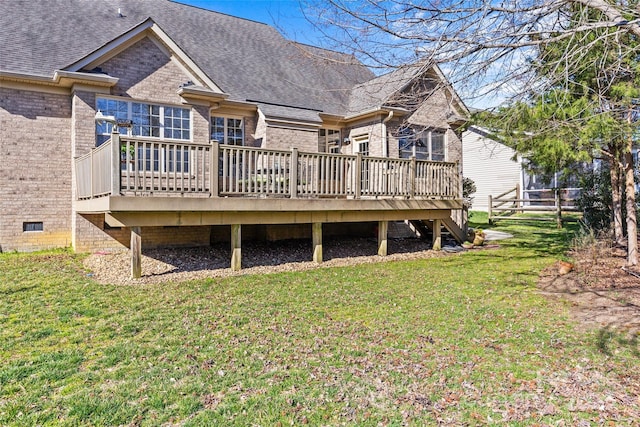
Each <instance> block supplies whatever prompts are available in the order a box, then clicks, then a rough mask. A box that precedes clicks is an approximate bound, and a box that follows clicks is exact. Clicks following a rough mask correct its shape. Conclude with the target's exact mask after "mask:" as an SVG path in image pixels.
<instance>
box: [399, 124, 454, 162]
mask: <svg viewBox="0 0 640 427" xmlns="http://www.w3.org/2000/svg"><path fill="white" fill-rule="evenodd" d="M398 145H399V148H400V157H401V158H405V159H408V158H410V157H415V158H416V159H418V160H433V161H441V162H443V161H445V160H446V133H445V132H444V131H441V130H435V129H429V130H424V131H420V132H416V131H415V130H414V129H411V128H405V129H402V130H400V132H399V133H398Z"/></svg>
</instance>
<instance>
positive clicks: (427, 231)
mask: <svg viewBox="0 0 640 427" xmlns="http://www.w3.org/2000/svg"><path fill="white" fill-rule="evenodd" d="M408 223H409V225H410V227H411V228H412V229H413V230H414V231H415V233H416V235H418V236H419V237H420V238H422V239H426V238H427V236H431V235H432V234H433V221H419V220H412V221H408ZM441 224H442V226H443V227H444V228H445V230H446V231H447V232H448V233H449V235H450V236H451V238H452V239H454V240H455V241H457V242H458V243H462V242H464V241H465V240H466V235H465V233H464V231H463V230H462V229H461V228H460V226H458V224H456V223H455V221H454V220H453V219H452V218H446V219H443V220H442V223H441Z"/></svg>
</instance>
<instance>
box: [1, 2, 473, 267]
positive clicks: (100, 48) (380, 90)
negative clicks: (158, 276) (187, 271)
mask: <svg viewBox="0 0 640 427" xmlns="http://www.w3.org/2000/svg"><path fill="white" fill-rule="evenodd" d="M0 36H1V37H0V39H1V40H2V43H0V95H1V96H0V120H1V122H0V123H1V126H0V144H1V145H0V152H1V154H2V162H0V179H1V180H2V182H1V183H0V246H1V247H0V250H2V251H7V250H20V251H22V250H35V249H41V248H49V247H59V246H69V245H71V246H73V247H74V248H75V249H76V250H78V251H92V250H98V249H102V250H111V249H122V248H126V247H131V248H132V250H134V251H139V246H140V243H141V242H142V244H143V245H144V246H145V247H158V246H168V245H171V246H193V245H208V244H210V242H212V241H215V240H216V239H218V238H220V239H225V238H226V239H227V240H229V239H230V240H231V241H232V245H233V247H234V248H236V249H237V252H238V253H239V248H240V244H239V240H240V229H241V226H245V231H246V233H245V236H247V235H248V234H252V235H255V236H257V237H267V238H277V236H276V234H278V232H282V233H283V234H284V236H285V237H295V236H294V235H295V234H296V233H295V232H293V231H292V230H296V229H300V230H309V231H308V232H307V231H305V232H304V233H306V234H309V235H313V238H314V248H315V249H319V248H321V245H320V243H319V242H321V237H322V224H329V223H331V224H339V223H357V222H378V224H379V227H378V229H379V245H380V252H381V253H382V252H386V246H385V245H386V234H385V233H386V221H389V220H400V219H413V220H422V221H430V222H433V223H434V224H435V225H438V227H437V229H438V230H439V224H440V221H443V222H445V224H446V223H447V222H451V221H450V219H451V216H452V214H453V212H454V211H455V210H457V209H459V208H461V194H460V163H459V162H460V161H461V158H462V152H461V149H462V147H461V141H460V136H459V134H458V132H457V129H458V127H459V126H460V125H462V124H463V123H464V121H465V119H466V117H467V115H468V111H467V109H466V108H465V106H464V105H463V103H462V102H461V101H460V100H459V98H458V97H457V95H456V94H455V92H454V91H453V89H452V88H451V87H450V85H449V84H448V83H447V82H446V79H445V78H444V77H443V75H442V74H441V72H440V71H439V70H438V68H437V67H436V66H428V67H405V68H402V69H399V70H397V71H395V72H392V73H389V74H387V75H384V76H379V77H376V76H374V75H373V74H372V73H371V71H370V70H368V69H367V68H366V67H364V66H363V65H362V64H361V63H359V62H358V61H356V60H355V58H353V57H352V56H349V55H343V54H339V53H336V52H332V51H327V50H323V49H319V48H315V47H311V46H306V45H302V44H299V43H295V42H292V41H289V40H286V39H284V38H283V37H282V35H281V34H280V33H278V32H277V31H276V30H275V29H274V28H272V27H270V26H268V25H265V24H261V23H257V22H253V21H248V20H244V19H239V18H234V17H231V16H227V15H224V14H220V13H216V12H212V11H208V10H203V9H199V8H196V7H192V6H187V5H183V4H180V3H176V2H172V1H167V0H144V1H143V0H127V1H121V0H103V1H99V2H96V1H92V0H75V1H69V0H52V1H47V2H46V3H42V2H38V1H10V2H9V1H7V2H2V3H0ZM412 156H415V158H416V159H417V160H410V158H411V157H412ZM381 159H382V160H381ZM384 159H386V160H384ZM426 160H432V161H436V162H437V163H431V162H427V161H426ZM291 224H297V225H296V226H295V227H293V226H291ZM309 224H314V225H313V227H311V226H309ZM458 225H459V226H460V227H464V224H463V223H460V221H458ZM229 226H231V228H230V230H231V235H229ZM296 227H297V228H296ZM221 230H222V231H221ZM225 230H226V231H225ZM304 233H303V234H304ZM437 234H438V233H434V235H437ZM234 253H235V252H234ZM314 258H316V259H318V260H319V259H321V255H320V256H318V257H316V254H315V253H314ZM236 267H239V263H238V264H237V265H236Z"/></svg>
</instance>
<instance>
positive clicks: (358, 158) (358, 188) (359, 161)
mask: <svg viewBox="0 0 640 427" xmlns="http://www.w3.org/2000/svg"><path fill="white" fill-rule="evenodd" d="M361 197H362V153H356V195H355V198H356V199H359V198H361Z"/></svg>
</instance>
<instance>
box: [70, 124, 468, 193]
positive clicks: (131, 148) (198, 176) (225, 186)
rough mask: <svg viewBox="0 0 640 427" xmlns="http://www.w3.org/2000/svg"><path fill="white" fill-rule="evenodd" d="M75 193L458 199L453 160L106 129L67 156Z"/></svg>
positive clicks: (459, 189)
mask: <svg viewBox="0 0 640 427" xmlns="http://www.w3.org/2000/svg"><path fill="white" fill-rule="evenodd" d="M75 166H76V183H77V185H76V187H77V198H78V199H90V198H94V197H101V196H105V195H134V196H136V195H139V196H150V195H163V196H171V195H174V196H188V197H218V196H223V197H234V196H237V197H240V196H244V197H286V198H313V197H332V198H355V199H360V198H393V197H399V198H416V199H425V198H435V199H459V198H460V197H461V188H462V187H461V184H460V174H459V171H458V165H457V163H448V162H430V161H423V160H416V159H415V158H411V159H393V158H380V157H368V156H363V155H362V154H357V155H344V154H329V153H306V152H299V151H298V150H297V149H295V148H294V149H292V150H290V151H282V150H268V149H262V148H253V147H243V146H234V145H221V144H218V143H216V142H213V143H211V144H196V143H183V142H179V141H168V140H163V141H158V140H154V139H150V138H147V139H145V138H139V137H135V138H133V137H125V136H121V135H117V134H114V135H112V138H111V139H110V140H109V141H107V142H106V143H104V144H102V145H101V146H100V147H98V148H95V149H92V150H91V152H89V153H87V154H86V155H84V156H82V157H79V158H77V159H76V162H75Z"/></svg>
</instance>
